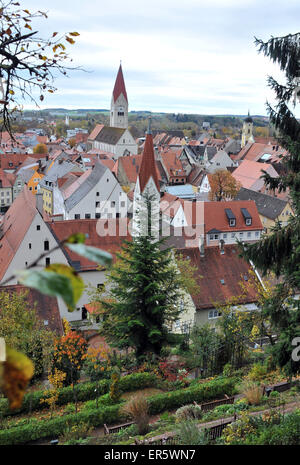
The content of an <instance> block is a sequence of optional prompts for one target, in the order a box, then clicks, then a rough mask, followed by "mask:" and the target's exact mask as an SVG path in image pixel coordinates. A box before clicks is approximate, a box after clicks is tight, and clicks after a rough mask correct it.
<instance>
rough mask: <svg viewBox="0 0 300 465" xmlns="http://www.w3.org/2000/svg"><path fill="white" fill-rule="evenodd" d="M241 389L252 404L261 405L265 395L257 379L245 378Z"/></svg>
mask: <svg viewBox="0 0 300 465" xmlns="http://www.w3.org/2000/svg"><path fill="white" fill-rule="evenodd" d="M240 391H241V393H242V394H244V396H245V397H246V399H247V402H248V404H250V405H259V404H260V403H261V401H262V397H263V389H262V387H261V386H260V385H259V384H257V383H256V382H255V381H249V380H244V381H243V382H242V384H241V385H240Z"/></svg>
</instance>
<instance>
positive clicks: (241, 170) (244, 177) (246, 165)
mask: <svg viewBox="0 0 300 465" xmlns="http://www.w3.org/2000/svg"><path fill="white" fill-rule="evenodd" d="M262 170H264V171H266V172H267V173H269V174H270V176H273V177H277V176H278V174H277V172H276V170H275V169H274V168H273V166H272V165H270V164H269V163H259V162H256V161H251V160H243V161H242V163H241V164H240V165H239V166H238V167H237V168H236V169H235V170H234V171H233V173H232V176H233V177H234V178H235V179H236V180H237V181H240V183H241V184H242V186H243V187H245V188H246V189H251V187H252V186H254V184H255V183H256V182H257V181H258V180H259V179H260V177H261V176H262V175H263V173H262Z"/></svg>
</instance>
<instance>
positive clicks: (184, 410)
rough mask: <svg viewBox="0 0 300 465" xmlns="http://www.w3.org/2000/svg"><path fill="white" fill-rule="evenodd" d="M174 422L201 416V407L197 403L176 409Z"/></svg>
mask: <svg viewBox="0 0 300 465" xmlns="http://www.w3.org/2000/svg"><path fill="white" fill-rule="evenodd" d="M175 416H176V422H177V423H178V422H181V421H184V420H194V419H199V418H201V417H202V411H201V407H200V406H199V405H194V404H189V405H184V406H183V407H180V408H179V409H177V410H176V413H175Z"/></svg>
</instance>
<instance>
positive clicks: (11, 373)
mask: <svg viewBox="0 0 300 465" xmlns="http://www.w3.org/2000/svg"><path fill="white" fill-rule="evenodd" d="M33 373H34V367H33V363H32V361H31V360H30V359H29V358H28V357H27V356H26V355H24V354H22V353H21V352H17V351H16V350H14V349H11V348H9V347H6V361H5V362H3V373H2V390H3V393H4V395H5V397H7V399H8V401H9V406H10V408H11V409H17V408H19V407H20V406H21V405H22V401H23V397H24V394H25V389H26V387H27V385H28V383H29V381H30V379H31V378H32V376H33Z"/></svg>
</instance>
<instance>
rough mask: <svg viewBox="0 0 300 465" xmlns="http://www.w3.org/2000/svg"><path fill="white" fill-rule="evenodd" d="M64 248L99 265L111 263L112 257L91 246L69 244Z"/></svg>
mask: <svg viewBox="0 0 300 465" xmlns="http://www.w3.org/2000/svg"><path fill="white" fill-rule="evenodd" d="M66 246H67V247H68V248H69V249H70V250H72V251H73V252H75V253H77V254H78V255H81V256H82V257H85V258H88V259H89V260H91V261H92V262H96V263H100V264H101V265H110V264H111V262H112V256H111V254H110V253H107V252H104V251H103V250H100V249H97V247H92V246H91V245H84V244H69V243H66Z"/></svg>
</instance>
